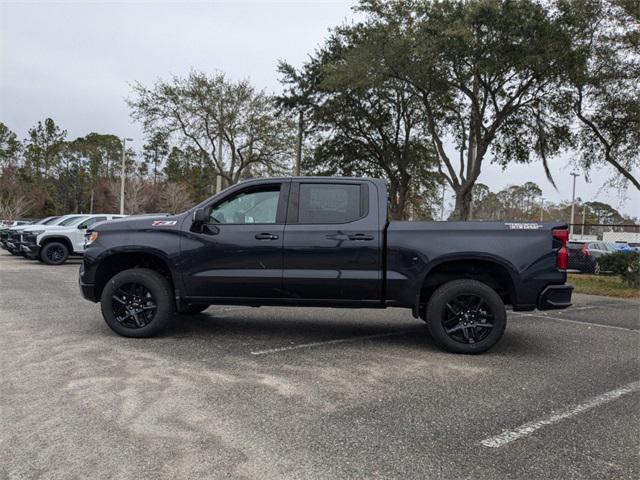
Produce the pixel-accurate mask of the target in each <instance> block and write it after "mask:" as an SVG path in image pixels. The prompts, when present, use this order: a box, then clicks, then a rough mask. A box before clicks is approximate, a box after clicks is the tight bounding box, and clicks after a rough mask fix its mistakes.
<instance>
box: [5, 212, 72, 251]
mask: <svg viewBox="0 0 640 480" xmlns="http://www.w3.org/2000/svg"><path fill="white" fill-rule="evenodd" d="M58 218H60V217H46V218H43V219H40V220H37V221H35V222H29V223H21V224H20V225H16V226H13V227H10V228H7V229H5V230H0V247H2V248H4V249H5V250H9V252H11V253H12V254H14V255H18V254H20V247H19V242H20V233H19V232H21V231H22V230H23V229H24V228H26V227H27V226H33V225H47V224H51V223H54V222H55V221H56V220H57V219H58Z"/></svg>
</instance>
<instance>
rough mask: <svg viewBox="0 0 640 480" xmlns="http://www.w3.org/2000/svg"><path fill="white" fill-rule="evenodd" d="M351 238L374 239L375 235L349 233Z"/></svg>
mask: <svg viewBox="0 0 640 480" xmlns="http://www.w3.org/2000/svg"><path fill="white" fill-rule="evenodd" d="M349 240H373V235H367V234H366V233H354V234H353V235H349Z"/></svg>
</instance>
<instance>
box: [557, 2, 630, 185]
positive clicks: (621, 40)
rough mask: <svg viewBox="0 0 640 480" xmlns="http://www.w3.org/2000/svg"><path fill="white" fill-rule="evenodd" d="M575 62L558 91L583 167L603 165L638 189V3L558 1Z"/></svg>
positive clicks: (622, 183)
mask: <svg viewBox="0 0 640 480" xmlns="http://www.w3.org/2000/svg"><path fill="white" fill-rule="evenodd" d="M557 7H558V9H559V11H560V13H561V14H562V19H563V21H564V22H565V28H566V30H567V32H569V34H570V35H571V37H572V38H573V39H574V44H573V46H572V48H573V52H574V55H575V57H576V58H578V60H579V61H578V62H576V63H575V64H574V68H573V69H572V70H569V71H568V72H569V75H568V76H567V82H566V85H565V88H564V89H563V91H562V95H563V96H564V97H565V98H566V99H568V100H569V101H570V108H571V110H572V112H573V113H574V114H575V116H576V119H577V125H578V129H577V131H576V132H575V143H576V145H577V147H578V149H579V151H580V153H581V154H582V155H581V159H580V162H581V164H582V166H583V167H584V168H585V169H586V170H587V171H588V170H590V169H592V168H594V167H598V166H603V165H609V166H612V167H613V168H614V170H615V172H616V177H615V178H614V182H615V179H616V178H617V180H619V182H618V183H620V184H621V185H622V186H624V185H627V184H629V183H631V184H632V185H633V186H634V187H635V188H637V189H638V190H640V181H639V180H638V178H637V177H636V176H634V169H637V168H638V167H640V88H638V85H640V3H638V2H637V1H635V2H634V1H633V0H558V2H557Z"/></svg>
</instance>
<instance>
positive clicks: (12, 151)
mask: <svg viewBox="0 0 640 480" xmlns="http://www.w3.org/2000/svg"><path fill="white" fill-rule="evenodd" d="M21 150H22V145H21V144H20V141H19V140H18V137H17V136H16V134H15V133H14V132H12V131H11V130H9V128H8V127H7V126H6V125H5V124H4V123H2V122H0V169H1V168H3V167H5V166H8V165H16V164H17V163H18V156H19V155H20V153H21Z"/></svg>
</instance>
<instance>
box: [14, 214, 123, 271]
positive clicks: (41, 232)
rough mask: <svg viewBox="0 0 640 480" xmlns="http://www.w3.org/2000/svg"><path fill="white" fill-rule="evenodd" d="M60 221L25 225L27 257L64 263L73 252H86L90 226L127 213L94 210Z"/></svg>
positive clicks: (22, 248)
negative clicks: (38, 226) (94, 211)
mask: <svg viewBox="0 0 640 480" xmlns="http://www.w3.org/2000/svg"><path fill="white" fill-rule="evenodd" d="M70 217H71V218H68V219H66V220H64V221H62V222H60V223H59V224H57V225H51V226H48V225H43V226H42V228H37V227H36V228H30V229H25V231H24V232H23V234H22V238H21V242H20V249H21V251H22V252H23V253H24V254H25V256H26V257H28V258H31V259H37V260H40V261H42V262H44V263H46V264H47V265H62V264H63V263H65V262H66V261H67V258H68V257H69V255H72V254H78V255H79V254H82V253H83V252H84V247H85V241H84V235H85V232H86V231H87V229H88V228H91V227H92V226H94V225H95V224H97V223H99V222H104V221H108V220H112V219H114V218H123V217H124V215H112V214H93V215H75V216H70Z"/></svg>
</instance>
